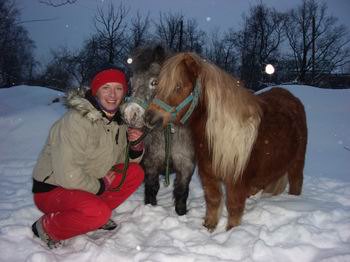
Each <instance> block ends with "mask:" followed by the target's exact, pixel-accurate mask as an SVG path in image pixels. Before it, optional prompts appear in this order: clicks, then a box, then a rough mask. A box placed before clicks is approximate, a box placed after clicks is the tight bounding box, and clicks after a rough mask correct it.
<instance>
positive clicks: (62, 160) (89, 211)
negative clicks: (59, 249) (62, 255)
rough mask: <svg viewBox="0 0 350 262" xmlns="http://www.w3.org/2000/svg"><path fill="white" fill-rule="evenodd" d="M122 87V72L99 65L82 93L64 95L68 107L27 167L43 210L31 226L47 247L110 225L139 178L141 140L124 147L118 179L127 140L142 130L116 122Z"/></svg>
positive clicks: (140, 179) (124, 89)
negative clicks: (114, 214) (125, 167)
mask: <svg viewBox="0 0 350 262" xmlns="http://www.w3.org/2000/svg"><path fill="white" fill-rule="evenodd" d="M127 90H128V87H127V81H126V77H125V74H124V72H123V71H121V70H120V69H115V68H109V69H106V70H103V71H101V72H99V73H97V74H96V75H95V77H94V78H93V80H92V82H91V85H90V89H89V90H88V91H87V92H86V94H84V95H83V94H81V93H79V92H73V93H70V94H68V96H67V106H68V108H69V109H68V111H67V112H66V113H65V115H63V117H62V118H61V119H59V120H58V121H57V122H56V123H55V124H54V125H53V126H52V127H51V130H50V133H49V137H48V139H47V142H46V145H45V146H44V148H43V150H42V152H41V154H40V156H39V159H38V162H37V164H36V166H35V167H34V171H33V193H34V202H35V204H36V206H37V207H38V208H39V209H40V210H41V211H42V212H43V213H44V215H43V216H42V217H41V218H39V220H37V221H36V222H35V223H34V224H33V225H32V230H33V232H34V234H35V235H36V236H37V237H39V238H40V239H41V240H42V241H44V242H45V243H46V244H47V245H48V246H49V247H50V248H52V247H56V246H58V245H59V244H60V241H61V240H64V239H68V238H71V237H74V236H77V235H80V234H84V233H87V232H89V231H93V230H96V229H105V230H112V229H114V228H115V227H116V226H117V225H116V223H115V222H114V221H113V220H111V219H110V217H111V213H112V211H113V209H115V208H116V207H118V206H119V205H120V204H121V203H123V202H124V201H125V200H126V199H127V198H128V197H129V196H130V195H131V194H132V193H133V192H134V191H135V190H136V189H137V188H138V187H139V186H140V184H141V183H142V181H143V178H144V172H143V170H142V168H141V167H140V165H138V162H139V161H140V160H141V158H142V155H143V142H142V141H141V142H139V143H138V144H136V145H133V146H131V147H130V148H129V153H128V156H129V159H130V163H129V165H128V169H127V171H126V178H125V180H124V181H123V180H122V178H123V174H122V173H123V172H122V170H123V167H124V162H125V158H126V152H125V151H126V146H127V141H128V140H129V141H136V140H137V139H138V138H140V137H141V135H142V131H140V130H137V129H130V128H129V129H127V127H126V126H125V125H123V124H122V121H121V117H120V113H119V111H118V107H119V105H120V103H121V102H122V101H123V98H124V96H125V94H126V93H127ZM117 188H118V189H117Z"/></svg>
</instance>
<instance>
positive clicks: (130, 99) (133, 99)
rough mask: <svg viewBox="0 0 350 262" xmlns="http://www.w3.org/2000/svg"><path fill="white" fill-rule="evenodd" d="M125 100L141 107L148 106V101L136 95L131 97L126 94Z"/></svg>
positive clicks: (145, 107)
mask: <svg viewBox="0 0 350 262" xmlns="http://www.w3.org/2000/svg"><path fill="white" fill-rule="evenodd" d="M125 101H126V102H128V103H136V104H138V105H139V106H141V107H142V108H143V109H145V110H146V109H147V108H148V106H149V103H147V102H146V100H144V99H141V98H138V97H133V96H127V97H125Z"/></svg>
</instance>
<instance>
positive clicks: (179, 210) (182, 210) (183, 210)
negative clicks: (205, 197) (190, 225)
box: [175, 207, 187, 216]
mask: <svg viewBox="0 0 350 262" xmlns="http://www.w3.org/2000/svg"><path fill="white" fill-rule="evenodd" d="M175 211H176V214H178V215H179V216H183V215H186V213H187V208H186V207H175Z"/></svg>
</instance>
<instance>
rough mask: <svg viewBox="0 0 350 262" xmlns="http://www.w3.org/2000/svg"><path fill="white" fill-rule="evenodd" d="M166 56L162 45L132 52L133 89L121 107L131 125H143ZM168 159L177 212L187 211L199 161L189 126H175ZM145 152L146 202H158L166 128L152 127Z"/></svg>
mask: <svg viewBox="0 0 350 262" xmlns="http://www.w3.org/2000/svg"><path fill="white" fill-rule="evenodd" d="M166 57H167V53H166V51H165V49H164V48H163V47H162V46H159V45H158V46H155V47H143V48H138V49H137V50H135V51H134V52H133V55H132V60H133V61H132V63H131V65H130V67H131V71H132V76H131V90H132V94H131V96H130V98H129V101H127V102H126V103H124V104H123V105H122V106H121V112H122V116H123V119H124V121H125V122H126V124H127V125H128V126H131V127H136V128H144V125H145V122H144V113H145V108H147V105H148V103H149V102H150V101H151V100H152V98H153V96H154V90H155V88H156V87H157V77H158V74H159V72H160V68H161V64H162V62H163V61H164V60H165V58H166ZM170 137H171V139H170V140H171V151H170V154H169V155H170V159H169V167H170V169H169V170H170V173H171V174H172V173H176V178H175V182H174V189H173V199H174V204H175V211H176V213H177V214H178V215H180V216H181V215H184V214H186V212H187V198H188V193H189V184H190V181H191V178H192V175H193V172H194V169H195V165H196V161H195V154H194V147H193V142H192V139H191V134H190V131H189V129H188V128H187V127H185V126H184V127H179V126H174V129H173V133H172V134H171V136H170ZM144 142H145V153H144V156H143V159H142V162H141V165H142V166H143V168H144V170H145V199H144V202H145V204H151V205H157V193H158V191H159V187H160V184H159V176H160V174H165V168H166V164H165V163H166V154H165V146H166V145H165V136H164V129H163V128H162V127H157V128H154V129H152V130H151V131H150V132H149V133H148V135H147V136H146V137H145V139H144Z"/></svg>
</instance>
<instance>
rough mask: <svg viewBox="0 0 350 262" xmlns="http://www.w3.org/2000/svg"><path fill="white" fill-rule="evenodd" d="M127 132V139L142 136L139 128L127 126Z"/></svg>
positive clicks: (132, 139)
mask: <svg viewBox="0 0 350 262" xmlns="http://www.w3.org/2000/svg"><path fill="white" fill-rule="evenodd" d="M127 133H128V140H129V141H136V140H137V139H139V138H140V137H141V136H142V134H143V131H142V130H141V129H137V128H131V127H128V130H127Z"/></svg>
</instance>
